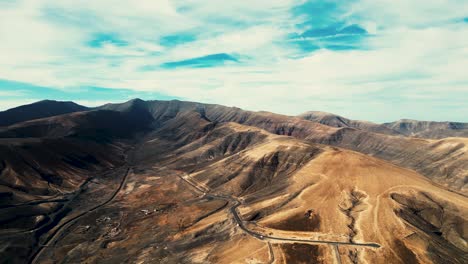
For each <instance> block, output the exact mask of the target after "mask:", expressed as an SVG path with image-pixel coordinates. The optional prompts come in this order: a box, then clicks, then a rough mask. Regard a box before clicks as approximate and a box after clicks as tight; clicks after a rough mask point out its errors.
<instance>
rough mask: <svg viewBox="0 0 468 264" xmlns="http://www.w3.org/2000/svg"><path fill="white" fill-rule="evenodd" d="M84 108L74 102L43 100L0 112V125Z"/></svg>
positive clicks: (84, 108) (85, 108) (83, 109)
mask: <svg viewBox="0 0 468 264" xmlns="http://www.w3.org/2000/svg"><path fill="white" fill-rule="evenodd" d="M85 110H88V108H87V107H85V106H82V105H79V104H76V103H74V102H60V101H53V100H43V101H39V102H36V103H32V104H28V105H22V106H18V107H15V108H12V109H8V110H6V111H3V112H0V126H9V125H12V124H15V123H19V122H24V121H29V120H34V119H39V118H45V117H51V116H56V115H63V114H68V113H73V112H79V111H85Z"/></svg>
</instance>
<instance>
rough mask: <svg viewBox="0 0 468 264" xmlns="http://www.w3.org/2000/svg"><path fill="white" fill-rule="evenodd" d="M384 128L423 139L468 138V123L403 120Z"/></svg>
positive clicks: (388, 124) (387, 124) (386, 124)
mask: <svg viewBox="0 0 468 264" xmlns="http://www.w3.org/2000/svg"><path fill="white" fill-rule="evenodd" d="M383 125H384V126H386V127H388V128H390V129H392V130H395V131H398V132H400V133H401V134H403V135H406V136H413V137H421V138H436V139H439V138H446V137H468V123H460V122H434V121H418V120H411V119H401V120H398V121H395V122H391V123H385V124H383Z"/></svg>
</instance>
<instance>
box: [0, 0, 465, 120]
mask: <svg viewBox="0 0 468 264" xmlns="http://www.w3.org/2000/svg"><path fill="white" fill-rule="evenodd" d="M467 68H468V3H467V2H466V0H445V1H441V0H425V1H423V0H412V1H407V0H392V1H390V0H350V1H334V0H327V1H318V0H317V1H314V0H249V1H221V0H155V1H150V0H133V1H111V0H99V1H72V0H60V1H52V0H36V1H16V0H0V69H1V70H0V110H4V109H7V108H10V107H14V106H17V105H21V104H25V103H30V102H33V101H37V100H41V99H56V100H73V101H76V102H78V103H81V104H84V105H88V106H95V105H100V104H104V103H107V102H121V101H125V100H128V99H131V98H135V97H139V98H142V99H161V100H169V99H180V100H191V101H200V102H206V103H219V104H224V105H229V106H238V107H242V108H245V109H249V110H266V111H273V112H278V113H284V114H289V115H296V114H299V113H301V112H304V111H309V110H321V111H328V112H333V113H337V114H341V115H344V116H347V117H350V118H354V119H364V120H371V121H376V122H385V121H391V120H396V119H400V118H413V119H423V120H453V121H464V122H468V115H467V114H466V113H468V103H467V102H468V74H467V70H466V69H467Z"/></svg>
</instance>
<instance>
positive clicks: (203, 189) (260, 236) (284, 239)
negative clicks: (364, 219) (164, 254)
mask: <svg viewBox="0 0 468 264" xmlns="http://www.w3.org/2000/svg"><path fill="white" fill-rule="evenodd" d="M178 176H179V178H181V179H182V180H183V181H185V182H186V183H188V184H189V185H190V186H192V187H193V188H195V189H196V190H197V191H199V192H201V193H203V196H204V197H208V198H212V199H219V200H226V201H229V202H231V203H233V206H231V207H230V209H229V211H230V212H231V214H232V215H233V218H234V220H235V221H236V223H237V224H238V225H239V228H240V229H242V230H243V231H244V232H245V233H247V234H249V235H250V236H252V237H255V238H257V239H259V240H262V241H267V243H268V244H270V242H276V243H281V242H287V243H290V242H297V243H302V244H314V245H317V244H318V245H320V244H322V245H323V244H324V245H331V246H333V250H334V254H335V258H336V262H337V263H341V256H340V254H339V251H338V246H343V245H345V246H352V247H369V248H379V247H380V245H379V244H377V243H354V242H342V241H330V240H314V239H299V238H288V237H276V236H271V235H265V234H261V233H258V232H255V231H252V230H250V229H248V228H247V227H246V226H245V224H244V221H243V220H242V218H241V217H240V215H239V213H238V211H237V208H238V207H239V206H241V205H242V202H241V201H240V200H239V199H238V198H237V197H233V196H230V195H221V194H212V193H210V190H209V188H207V187H205V186H202V185H201V184H199V183H196V182H194V181H192V180H191V178H190V176H189V175H188V174H185V175H184V176H185V177H184V176H181V175H178ZM189 179H190V180H189ZM269 248H270V251H271V252H272V250H271V245H270V246H269Z"/></svg>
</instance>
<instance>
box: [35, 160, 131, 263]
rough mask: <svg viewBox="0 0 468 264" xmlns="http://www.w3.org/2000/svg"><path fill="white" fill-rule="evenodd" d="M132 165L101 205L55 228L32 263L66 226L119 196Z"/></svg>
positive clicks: (36, 253)
mask: <svg viewBox="0 0 468 264" xmlns="http://www.w3.org/2000/svg"><path fill="white" fill-rule="evenodd" d="M130 169H131V168H130V167H128V168H127V169H126V172H125V175H124V176H123V177H122V180H121V182H120V184H119V187H118V188H117V189H116V190H115V191H114V192H113V193H112V195H111V196H110V197H109V198H108V199H107V200H105V201H104V202H103V203H101V204H99V205H96V206H94V207H92V208H91V209H89V210H87V211H84V212H82V213H80V214H78V215H76V216H74V217H72V218H70V219H68V220H67V221H65V222H64V223H62V224H61V225H60V226H59V227H58V228H57V229H55V231H54V232H53V233H52V234H51V235H50V236H49V237H47V239H46V241H45V242H44V243H43V244H42V245H39V249H38V250H37V251H36V252H35V253H34V254H33V255H32V256H31V261H30V263H32V264H34V263H37V260H38V259H39V257H40V256H41V254H42V253H43V252H44V250H45V249H46V248H48V247H50V246H51V244H52V243H53V242H54V241H55V239H56V238H57V237H58V236H59V235H60V234H61V233H62V232H63V230H65V229H66V227H69V226H70V225H71V224H72V223H74V222H75V221H76V220H78V219H80V218H81V217H83V216H85V215H87V214H89V213H91V212H93V211H95V210H97V209H99V208H101V207H103V206H105V205H107V204H109V203H110V202H112V201H113V200H114V199H115V197H116V196H117V194H118V193H119V192H120V191H121V190H122V188H123V187H124V186H125V183H126V182H127V178H128V175H129V174H130Z"/></svg>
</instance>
